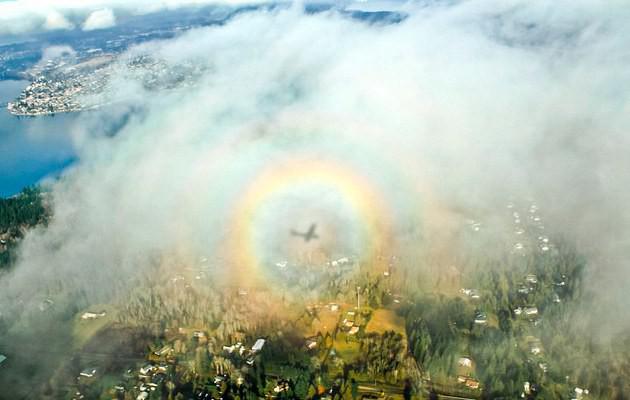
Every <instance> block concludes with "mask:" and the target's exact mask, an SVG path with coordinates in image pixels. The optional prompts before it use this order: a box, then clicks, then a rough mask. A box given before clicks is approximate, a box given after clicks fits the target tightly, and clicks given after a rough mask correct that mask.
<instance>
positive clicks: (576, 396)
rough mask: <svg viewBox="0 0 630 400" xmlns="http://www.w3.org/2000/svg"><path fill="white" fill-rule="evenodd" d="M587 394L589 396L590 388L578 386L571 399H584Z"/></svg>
mask: <svg viewBox="0 0 630 400" xmlns="http://www.w3.org/2000/svg"><path fill="white" fill-rule="evenodd" d="M586 396H588V389H582V388H579V387H576V388H575V390H574V394H573V396H571V400H582V399H584V398H586Z"/></svg>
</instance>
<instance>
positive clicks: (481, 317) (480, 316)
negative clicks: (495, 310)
mask: <svg viewBox="0 0 630 400" xmlns="http://www.w3.org/2000/svg"><path fill="white" fill-rule="evenodd" d="M474 322H475V324H478V325H485V324H486V323H488V316H487V315H486V313H484V312H483V311H477V312H476V313H475V320H474Z"/></svg>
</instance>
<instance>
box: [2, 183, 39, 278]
mask: <svg viewBox="0 0 630 400" xmlns="http://www.w3.org/2000/svg"><path fill="white" fill-rule="evenodd" d="M47 220H48V212H47V209H46V206H45V202H44V195H43V193H42V191H41V189H40V188H38V187H28V188H26V189H24V190H23V191H22V192H21V193H19V194H18V195H16V196H13V197H9V198H6V199H0V268H7V267H9V266H11V265H12V264H13V263H14V262H15V258H16V254H15V249H16V246H17V243H18V242H19V240H20V239H21V238H22V237H23V236H24V233H25V232H26V230H28V229H29V228H32V227H34V226H36V225H38V224H42V223H46V222H47Z"/></svg>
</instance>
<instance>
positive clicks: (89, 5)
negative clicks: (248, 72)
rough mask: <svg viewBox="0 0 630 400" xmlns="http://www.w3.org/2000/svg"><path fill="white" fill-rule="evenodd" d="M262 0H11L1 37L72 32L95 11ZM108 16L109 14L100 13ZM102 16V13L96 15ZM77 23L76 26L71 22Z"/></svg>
mask: <svg viewBox="0 0 630 400" xmlns="http://www.w3.org/2000/svg"><path fill="white" fill-rule="evenodd" d="M259 2H260V1H258V0H252V1H240V0H161V1H151V0H139V1H138V0H137V1H133V2H130V1H125V0H83V1H81V0H43V1H41V0H8V1H3V2H0V35H7V34H24V33H30V32H39V31H50V30H58V29H72V28H73V26H74V25H75V24H76V25H80V22H79V21H82V22H83V23H86V22H87V21H86V20H85V19H86V18H89V17H90V16H91V15H90V14H92V13H94V12H101V11H100V10H104V9H109V10H122V11H124V12H126V13H131V14H145V13H150V12H156V11H160V10H165V9H176V8H179V7H187V6H196V5H208V4H249V3H259ZM100 15H101V16H105V14H102V12H101V14H100ZM96 16H99V14H96ZM71 20H75V23H74V24H73V23H72V22H70V21H71Z"/></svg>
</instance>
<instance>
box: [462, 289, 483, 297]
mask: <svg viewBox="0 0 630 400" xmlns="http://www.w3.org/2000/svg"><path fill="white" fill-rule="evenodd" d="M459 291H460V292H461V293H462V294H464V295H466V296H468V297H470V298H471V299H475V300H478V299H479V298H480V297H481V296H480V295H479V292H478V291H477V289H465V288H462V289H460V290H459Z"/></svg>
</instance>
